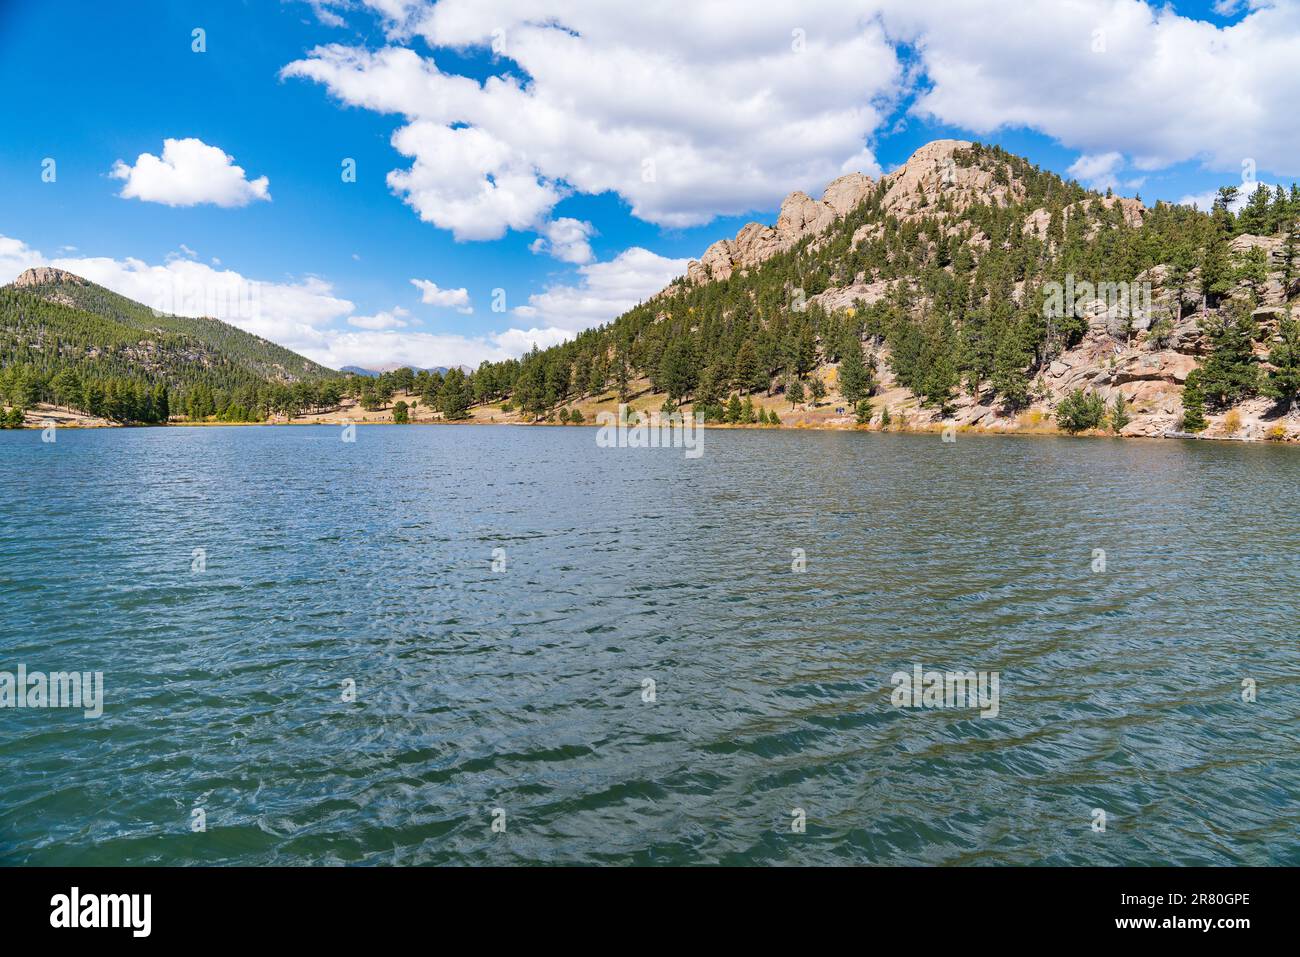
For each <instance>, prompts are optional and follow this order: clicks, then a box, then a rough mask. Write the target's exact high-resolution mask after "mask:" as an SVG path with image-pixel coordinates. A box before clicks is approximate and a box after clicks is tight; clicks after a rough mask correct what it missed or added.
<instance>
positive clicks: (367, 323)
mask: <svg viewBox="0 0 1300 957" xmlns="http://www.w3.org/2000/svg"><path fill="white" fill-rule="evenodd" d="M409 315H410V313H409V312H407V311H406V310H405V309H403V308H402V307H401V306H394V307H393V308H392V309H391V310H388V311H385V312H377V313H375V314H374V315H373V316H349V317H348V325H350V326H356V327H357V328H358V329H371V330H379V329H404V328H406V327H407V326H408V325H410V323H409V322H407V320H406V317H408V316H409Z"/></svg>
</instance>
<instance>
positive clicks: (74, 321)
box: [0, 267, 338, 422]
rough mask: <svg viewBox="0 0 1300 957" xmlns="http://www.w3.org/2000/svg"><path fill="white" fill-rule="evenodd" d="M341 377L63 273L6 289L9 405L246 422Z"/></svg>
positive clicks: (4, 385)
mask: <svg viewBox="0 0 1300 957" xmlns="http://www.w3.org/2000/svg"><path fill="white" fill-rule="evenodd" d="M337 378H338V373H336V372H333V371H332V370H330V369H327V368H325V367H324V366H321V365H319V364H317V363H315V362H312V361H311V360H309V359H306V358H304V357H303V356H300V355H298V354H297V353H295V352H292V351H290V350H288V349H285V348H283V347H281V346H278V345H276V344H275V343H272V342H268V341H267V340H265V339H262V338H261V337H259V336H255V335H252V334H251V333H248V332H244V331H243V330H241V329H238V328H236V327H235V326H232V325H229V324H227V323H225V322H221V321H219V320H216V319H191V318H186V317H183V316H171V315H163V314H158V313H155V311H154V310H152V309H150V308H149V307H147V306H144V305H142V304H140V303H138V302H135V301H133V300H131V299H127V298H126V297H124V296H120V295H118V294H117V293H114V292H112V291H111V290H108V289H105V288H104V287H103V286H99V285H96V284H95V283H92V282H89V281H88V280H86V279H83V278H81V277H80V276H76V275H73V274H72V273H68V272H64V271H62V270H58V269H52V268H49V267H39V268H36V269H29V270H27V271H26V272H25V273H23V274H22V275H21V276H19V277H18V279H16V280H15V281H14V282H13V283H12V284H10V285H8V286H4V287H0V397H2V398H3V399H4V401H5V403H6V404H7V405H10V406H15V407H21V408H27V407H31V406H32V405H33V404H35V403H37V402H51V403H56V404H59V405H62V406H66V407H69V408H76V409H79V410H84V411H86V412H88V413H89V414H91V415H95V416H102V417H104V418H108V419H113V420H117V421H142V422H150V421H161V420H165V419H166V418H167V417H168V414H170V413H175V412H176V411H182V410H183V411H187V412H190V413H191V414H192V415H193V416H194V417H196V418H202V417H207V416H209V415H224V417H225V418H227V419H229V420H234V421H242V420H246V419H251V418H260V417H261V415H263V414H264V410H265V408H266V407H267V406H268V403H273V401H274V398H275V396H277V395H279V394H281V393H286V394H287V393H290V392H292V391H293V390H295V389H296V390H298V392H300V393H301V392H303V391H304V387H309V386H316V385H320V384H323V383H328V382H332V381H334V380H337ZM306 391H308V392H311V391H312V390H311V389H310V388H309V389H307V390H306ZM300 398H302V396H300ZM313 398H314V396H311V395H308V396H306V399H307V400H308V401H307V404H311V402H310V400H311V399H313Z"/></svg>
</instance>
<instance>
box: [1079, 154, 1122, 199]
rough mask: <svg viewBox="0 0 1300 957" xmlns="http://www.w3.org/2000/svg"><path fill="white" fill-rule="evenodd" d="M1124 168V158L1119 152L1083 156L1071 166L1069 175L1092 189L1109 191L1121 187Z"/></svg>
mask: <svg viewBox="0 0 1300 957" xmlns="http://www.w3.org/2000/svg"><path fill="white" fill-rule="evenodd" d="M1123 168H1124V157H1123V156H1122V155H1120V154H1119V153H1117V152H1114V151H1111V152H1109V153H1099V154H1096V155H1093V156H1089V155H1086V154H1085V155H1083V156H1080V157H1079V158H1078V159H1077V160H1075V161H1074V162H1073V163H1071V164H1070V168H1069V169H1067V170H1066V171H1065V172H1066V174H1067V175H1069V176H1072V177H1073V178H1075V179H1077V180H1080V181H1082V182H1083V183H1084V184H1085V185H1087V186H1088V187H1090V188H1091V189H1097V190H1107V189H1115V188H1116V187H1118V186H1119V175H1118V174H1119V171H1120V170H1122V169H1123Z"/></svg>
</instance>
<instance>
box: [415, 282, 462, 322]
mask: <svg viewBox="0 0 1300 957" xmlns="http://www.w3.org/2000/svg"><path fill="white" fill-rule="evenodd" d="M411 285H412V286H415V287H416V288H417V289H419V290H420V301H421V302H422V303H424V304H425V305H426V306H443V307H447V308H451V309H455V310H456V311H457V312H460V313H463V314H464V315H469V314H470V313H472V312H473V311H474V307H473V306H471V305H470V304H469V290H468V289H465V288H464V287H461V288H460V289H441V288H439V286H438V284H437V283H436V282H433V281H432V280H430V279H412V280H411Z"/></svg>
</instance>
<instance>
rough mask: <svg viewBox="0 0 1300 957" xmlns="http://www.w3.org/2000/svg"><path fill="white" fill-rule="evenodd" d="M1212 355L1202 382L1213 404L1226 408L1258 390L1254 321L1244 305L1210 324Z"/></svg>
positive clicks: (1206, 395)
mask: <svg viewBox="0 0 1300 957" xmlns="http://www.w3.org/2000/svg"><path fill="white" fill-rule="evenodd" d="M1206 332H1207V334H1208V337H1209V340H1210V355H1209V358H1207V359H1206V360H1205V364H1204V365H1203V366H1202V367H1201V369H1200V370H1199V371H1200V385H1201V389H1202V391H1203V393H1204V396H1205V399H1206V400H1207V401H1208V402H1209V403H1210V405H1211V406H1213V407H1216V408H1223V407H1225V406H1229V405H1235V404H1236V403H1238V402H1240V401H1242V400H1243V399H1249V398H1250V397H1252V396H1254V395H1256V394H1257V393H1258V392H1259V368H1258V365H1257V364H1256V361H1255V351H1254V339H1255V322H1254V320H1253V319H1252V318H1251V316H1250V313H1249V312H1248V311H1246V310H1245V309H1243V308H1241V307H1237V308H1236V309H1235V310H1234V311H1232V312H1230V313H1228V314H1227V315H1220V316H1219V317H1218V318H1217V320H1216V321H1213V322H1210V323H1208V324H1207V329H1206Z"/></svg>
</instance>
